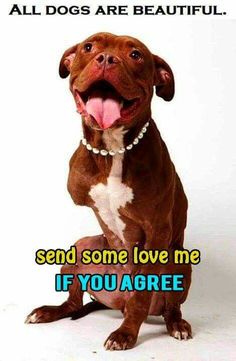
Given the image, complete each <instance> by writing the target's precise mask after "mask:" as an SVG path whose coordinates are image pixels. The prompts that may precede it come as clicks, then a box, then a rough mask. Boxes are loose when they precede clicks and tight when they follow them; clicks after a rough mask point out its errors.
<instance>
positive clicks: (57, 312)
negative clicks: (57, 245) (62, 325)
mask: <svg viewBox="0 0 236 361" xmlns="http://www.w3.org/2000/svg"><path fill="white" fill-rule="evenodd" d="M74 268H75V267H74V266H70V265H65V266H63V267H62V269H61V273H62V274H74V273H75V270H74ZM82 307H83V292H82V291H81V289H80V287H79V283H78V280H77V279H76V278H74V280H73V283H72V284H71V285H70V286H69V297H68V299H67V301H65V302H63V303H62V304H61V305H60V306H41V307H38V308H35V309H34V310H33V311H32V312H31V313H30V314H29V315H28V316H27V318H26V320H25V323H46V322H52V321H56V320H59V319H61V318H65V317H70V316H73V314H74V312H78V311H79V310H80V309H81V308H82Z"/></svg>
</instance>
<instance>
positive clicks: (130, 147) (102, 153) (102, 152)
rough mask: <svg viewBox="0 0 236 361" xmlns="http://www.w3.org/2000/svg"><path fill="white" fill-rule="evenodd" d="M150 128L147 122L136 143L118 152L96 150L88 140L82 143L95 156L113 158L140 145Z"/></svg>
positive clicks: (135, 140)
mask: <svg viewBox="0 0 236 361" xmlns="http://www.w3.org/2000/svg"><path fill="white" fill-rule="evenodd" d="M148 126H149V122H147V123H146V124H145V125H144V127H143V128H142V129H141V131H140V132H139V134H138V136H137V137H136V138H135V139H134V141H133V142H132V143H130V144H129V145H127V146H126V147H125V148H120V149H119V150H117V151H114V150H106V149H98V148H94V147H92V146H91V144H89V143H88V142H87V140H86V139H85V138H82V140H81V142H82V144H83V145H84V146H85V147H86V148H87V149H88V150H89V151H91V152H93V153H94V154H101V155H103V156H104V157H105V156H106V155H111V156H112V157H113V156H114V155H116V154H123V153H124V152H126V150H131V149H132V148H133V146H134V145H137V144H138V143H139V141H140V140H141V139H142V138H143V136H144V134H145V133H146V131H147V128H148Z"/></svg>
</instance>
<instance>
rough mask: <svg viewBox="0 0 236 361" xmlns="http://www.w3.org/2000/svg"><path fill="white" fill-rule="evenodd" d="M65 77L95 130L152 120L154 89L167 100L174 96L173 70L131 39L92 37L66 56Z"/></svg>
mask: <svg viewBox="0 0 236 361" xmlns="http://www.w3.org/2000/svg"><path fill="white" fill-rule="evenodd" d="M59 73H60V76H61V77H62V78H66V77H67V76H68V75H69V74H70V89H71V91H72V94H73V96H74V98H75V102H76V105H77V109H78V111H79V113H80V114H81V115H82V118H83V120H84V121H85V122H86V124H87V125H89V126H91V127H92V128H95V129H107V128H110V127H114V126H117V125H118V126H119V125H125V126H126V127H127V128H129V127H131V126H132V124H135V123H136V122H137V121H139V120H142V118H143V117H147V116H150V114H151V113H150V104H151V98H152V94H153V87H154V86H155V88H156V94H157V95H158V96H160V97H162V98H163V99H164V100H167V101H169V100H171V99H172V98H173V96H174V77H173V73H172V71H171V68H170V67H169V65H168V64H167V63H166V62H165V61H164V60H163V59H161V58H160V57H159V56H157V55H153V54H151V52H150V51H149V50H148V49H147V47H146V46H145V45H144V44H142V43H141V42H140V41H139V40H137V39H135V38H132V37H129V36H116V35H113V34H110V33H98V34H95V35H92V36H90V37H89V38H88V39H86V40H85V41H83V42H82V43H79V44H76V45H74V46H72V47H71V48H70V49H68V50H66V51H65V53H64V54H63V56H62V59H61V62H60V68H59ZM144 120H146V119H144Z"/></svg>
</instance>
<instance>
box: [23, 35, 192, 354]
mask: <svg viewBox="0 0 236 361" xmlns="http://www.w3.org/2000/svg"><path fill="white" fill-rule="evenodd" d="M69 74H70V89H71V92H72V94H73V96H74V98H75V102H76V104H77V109H78V111H79V113H80V114H81V115H82V120H83V132H84V139H83V140H82V142H81V144H80V146H79V148H78V149H77V150H76V152H75V153H74V155H73V156H72V158H71V161H70V173H69V179H68V190H69V192H70V194H71V197H72V199H73V201H74V202H75V204H78V205H83V206H88V207H91V208H92V209H93V210H94V212H95V215H96V217H97V219H98V221H99V223H100V225H101V228H102V231H103V235H99V236H94V237H86V238H83V239H81V240H79V241H78V242H77V243H76V247H77V252H78V256H79V257H80V255H81V252H82V251H83V250H84V249H90V250H94V249H100V250H102V249H116V250H121V249H126V250H128V251H129V253H130V254H132V250H133V247H134V246H135V245H136V246H138V247H139V249H146V250H148V249H168V250H174V249H182V247H183V240H184V229H185V226H186V213H187V199H186V196H185V194H184V191H183V187H182V184H181V182H180V179H179V177H178V175H177V173H176V171H175V168H174V165H173V163H172V162H171V160H170V157H169V154H168V151H167V148H166V145H165V143H164V142H163V140H162V138H161V136H160V133H159V131H158V130H157V127H156V125H155V123H154V121H153V120H152V119H151V109H150V104H151V99H152V95H153V87H155V90H156V94H157V95H158V96H159V97H162V98H163V99H164V100H167V101H169V100H171V99H172V98H173V96H174V77H173V74H172V71H171V69H170V67H169V65H168V64H167V63H166V62H165V61H164V60H163V59H161V58H160V57H159V56H156V55H152V54H151V53H150V51H149V50H148V49H147V48H146V46H144V45H143V44H142V43H141V42H140V41H138V40H137V39H134V38H131V37H128V36H116V35H113V34H109V33H98V34H95V35H93V36H91V37H89V38H88V39H86V40H85V41H84V42H82V43H80V44H77V45H75V46H73V47H72V48H70V49H68V50H67V51H66V52H65V53H64V55H63V57H62V59H61V63H60V76H61V77H62V78H65V77H67V76H68V75H69ZM78 259H80V258H78ZM61 272H62V273H63V274H64V273H69V274H75V275H76V274H79V273H80V274H85V273H89V274H95V273H99V274H106V273H110V274H112V273H116V274H118V277H119V279H120V278H121V276H122V275H123V274H127V273H128V274H130V275H132V276H134V275H136V274H143V275H148V274H157V275H160V274H174V273H178V274H180V273H181V274H183V275H184V291H182V292H148V291H140V292H139V291H134V292H120V291H118V290H117V291H114V292H108V291H105V290H103V291H100V292H94V291H92V290H89V293H90V294H91V295H93V296H94V297H95V298H96V300H97V301H95V302H94V305H95V307H94V308H99V307H100V306H101V304H102V305H105V306H107V307H110V308H113V309H120V310H121V311H122V312H123V314H124V321H123V323H122V325H121V326H120V327H119V328H118V329H117V330H116V331H114V332H113V333H112V334H111V335H110V336H109V337H108V338H107V340H106V342H105V347H106V349H109V350H124V349H127V348H131V347H133V346H134V344H135V342H136V340H137V336H138V332H139V328H140V326H141V324H142V322H143V321H144V320H145V319H146V318H147V316H148V315H150V314H151V315H163V316H164V319H165V322H166V326H167V330H168V332H169V334H170V335H171V336H173V337H175V338H177V339H188V338H190V337H191V326H190V325H189V324H188V323H187V322H186V321H184V320H183V319H182V316H181V311H180V304H181V303H183V302H184V301H185V299H186V297H187V293H188V289H189V286H190V282H191V266H190V265H178V266H177V265H175V264H173V263H172V262H170V263H168V264H166V265H159V264H155V265H151V264H150V263H148V264H147V265H141V264H139V265H134V264H133V263H132V259H131V260H130V261H129V263H127V264H126V265H125V266H122V265H102V264H101V265H99V266H95V265H92V264H90V265H86V266H85V265H83V264H76V265H75V266H71V265H66V266H63V267H62V271H61ZM82 298H83V292H82V291H81V289H80V286H79V283H78V281H77V280H75V281H74V282H73V284H72V285H71V286H70V292H69V298H68V300H67V301H66V302H64V303H63V304H62V305H60V306H44V307H40V308H37V309H35V310H34V311H33V312H32V313H31V314H30V315H29V316H28V318H27V322H29V323H38V322H51V321H54V320H58V319H60V318H63V317H68V316H71V315H72V316H73V315H74V317H76V313H77V316H78V317H79V316H80V315H81V314H82V313H83V312H81V310H83V301H82ZM98 301H99V302H98ZM105 306H104V307H105ZM101 307H102V306H101ZM85 313H86V312H85Z"/></svg>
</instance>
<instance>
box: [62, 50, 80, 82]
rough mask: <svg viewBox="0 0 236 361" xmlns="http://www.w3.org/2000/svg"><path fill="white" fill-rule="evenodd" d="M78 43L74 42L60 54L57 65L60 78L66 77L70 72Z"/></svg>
mask: <svg viewBox="0 0 236 361" xmlns="http://www.w3.org/2000/svg"><path fill="white" fill-rule="evenodd" d="M78 45H79V44H76V45H74V46H72V47H71V48H69V49H67V50H66V51H65V52H64V54H63V55H62V58H61V61H60V65H59V75H60V77H61V78H66V77H67V76H68V75H69V74H70V70H71V67H72V64H73V61H74V58H75V54H76V50H77V47H78Z"/></svg>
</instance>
